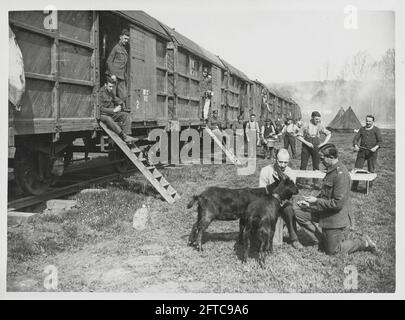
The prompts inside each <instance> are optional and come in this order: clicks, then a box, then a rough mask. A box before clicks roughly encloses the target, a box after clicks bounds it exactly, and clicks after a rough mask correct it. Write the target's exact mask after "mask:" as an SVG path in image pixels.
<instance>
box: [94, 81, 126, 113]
mask: <svg viewBox="0 0 405 320" xmlns="http://www.w3.org/2000/svg"><path fill="white" fill-rule="evenodd" d="M99 98H100V99H99V102H100V112H101V114H106V115H111V114H113V113H114V108H115V107H116V106H117V105H119V104H122V100H121V99H120V98H118V97H117V96H116V95H115V93H114V90H112V91H111V92H108V90H107V87H106V86H103V87H101V88H100V93H99Z"/></svg>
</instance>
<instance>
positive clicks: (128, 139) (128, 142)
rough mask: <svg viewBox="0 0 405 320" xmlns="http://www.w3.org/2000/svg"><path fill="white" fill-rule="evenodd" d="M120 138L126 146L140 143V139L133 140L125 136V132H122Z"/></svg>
mask: <svg viewBox="0 0 405 320" xmlns="http://www.w3.org/2000/svg"><path fill="white" fill-rule="evenodd" d="M120 138H121V139H122V140H123V141H124V142H125V143H126V144H131V143H134V142H136V141H138V139H136V138H133V137H131V136H129V135H127V134H125V133H124V132H123V131H121V133H120Z"/></svg>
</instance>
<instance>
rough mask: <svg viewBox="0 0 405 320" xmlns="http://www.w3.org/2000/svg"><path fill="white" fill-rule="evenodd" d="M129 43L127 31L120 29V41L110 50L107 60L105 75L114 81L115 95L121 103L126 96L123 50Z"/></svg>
mask: <svg viewBox="0 0 405 320" xmlns="http://www.w3.org/2000/svg"><path fill="white" fill-rule="evenodd" d="M128 41H129V31H128V29H122V31H121V35H120V40H119V42H118V43H117V44H116V45H115V46H114V48H113V49H112V50H111V52H110V55H109V56H108V59H107V73H108V74H109V75H110V76H111V78H112V79H113V80H114V81H116V94H117V97H118V98H120V99H121V100H122V101H123V102H125V101H126V99H127V96H128V89H127V83H128V52H127V49H126V48H125V47H126V45H127V44H128Z"/></svg>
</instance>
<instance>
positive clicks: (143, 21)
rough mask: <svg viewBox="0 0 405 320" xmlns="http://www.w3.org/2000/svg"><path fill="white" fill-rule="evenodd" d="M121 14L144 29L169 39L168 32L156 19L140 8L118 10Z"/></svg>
mask: <svg viewBox="0 0 405 320" xmlns="http://www.w3.org/2000/svg"><path fill="white" fill-rule="evenodd" d="M118 13H120V14H121V15H124V16H125V17H126V18H127V19H128V20H130V21H132V22H133V23H136V24H138V25H140V26H142V27H145V28H146V29H148V30H150V31H152V32H154V33H157V34H158V35H159V36H161V37H163V38H165V39H167V40H170V38H169V36H168V34H167V33H166V31H165V29H164V28H163V27H162V25H161V24H160V23H159V21H158V20H156V19H155V18H153V17H151V16H150V15H148V14H147V13H145V12H144V11H141V10H133V11H118Z"/></svg>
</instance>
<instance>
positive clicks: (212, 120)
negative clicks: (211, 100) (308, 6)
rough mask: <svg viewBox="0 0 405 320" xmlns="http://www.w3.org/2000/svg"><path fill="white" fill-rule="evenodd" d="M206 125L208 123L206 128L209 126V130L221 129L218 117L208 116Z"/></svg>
mask: <svg viewBox="0 0 405 320" xmlns="http://www.w3.org/2000/svg"><path fill="white" fill-rule="evenodd" d="M207 125H208V128H210V129H211V130H215V129H221V128H222V121H221V120H220V119H219V117H213V116H210V117H209V118H208V123H207Z"/></svg>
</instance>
